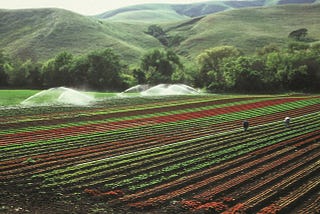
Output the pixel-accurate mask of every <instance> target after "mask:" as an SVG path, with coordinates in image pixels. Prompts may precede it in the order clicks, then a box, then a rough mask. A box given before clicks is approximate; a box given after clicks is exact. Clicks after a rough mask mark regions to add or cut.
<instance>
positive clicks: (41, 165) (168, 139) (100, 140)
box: [6, 118, 264, 173]
mask: <svg viewBox="0 0 320 214" xmlns="http://www.w3.org/2000/svg"><path fill="white" fill-rule="evenodd" d="M231 119H233V118H231ZM263 121H264V120H262V121H261V122H263ZM192 122H193V123H192V124H194V121H192ZM189 124H191V123H189ZM202 124H205V123H202ZM218 125H219V124H218ZM186 126H187V125H186V123H182V127H184V128H186ZM208 127H209V128H206V130H207V131H206V130H205V131H203V130H202V131H201V134H202V135H207V134H212V133H215V132H217V129H212V127H210V126H208ZM161 128H162V129H161ZM227 128H228V127H227ZM159 129H161V130H167V131H169V132H172V131H173V130H174V129H176V130H178V131H179V128H178V127H177V126H174V127H173V129H172V128H171V129H170V127H168V126H166V127H165V129H163V127H161V126H160V127H159V128H158V129H156V130H158V131H159ZM180 129H181V128H180ZM139 130H140V128H139V129H133V130H132V132H131V133H136V132H138V131H139ZM126 131H127V130H126ZM140 131H141V130H140ZM144 131H145V132H144V134H146V133H148V131H146V130H144ZM149 131H150V130H149ZM190 131H192V130H189V129H187V132H190ZM193 131H194V130H193ZM150 133H151V136H152V135H156V134H157V136H159V134H161V133H157V132H156V133H154V132H150ZM167 133H168V132H166V133H164V134H167ZM117 134H119V132H118V133H116V134H115V135H114V136H115V137H117V138H118V139H119V136H117ZM121 134H123V133H121ZM180 134H181V135H180V138H179V134H175V135H174V136H173V137H171V138H172V140H173V141H172V140H171V141H170V137H169V138H168V137H165V136H164V137H165V138H164V139H165V140H166V142H165V143H167V144H168V143H170V142H177V141H179V140H184V139H188V138H192V137H197V136H201V134H198V133H197V132H196V133H195V134H193V135H187V136H186V135H185V134H186V132H184V133H183V132H182V133H180ZM125 137H126V138H127V139H128V138H129V139H130V141H133V140H134V143H139V140H137V139H135V138H130V137H128V135H125ZM106 138H109V139H110V138H111V137H110V135H107V136H106ZM83 139H84V140H88V138H83ZM89 139H90V138H89ZM111 139H112V138H111ZM75 140H77V138H76V139H75ZM148 140H149V141H148ZM154 140H155V138H154V137H153V138H151V139H146V140H145V139H143V140H142V141H141V145H144V144H145V143H147V142H149V143H150V145H149V146H152V145H154V144H152V143H153V142H154ZM61 141H62V142H63V143H64V144H63V145H60V146H61V147H62V148H65V147H66V143H67V142H68V140H67V139H65V138H64V139H62V140H61ZM96 142H98V143H99V144H98V145H100V143H101V142H104V141H103V140H102V139H101V138H97V139H96ZM118 142H119V141H118ZM45 143H48V142H45ZM56 143H57V144H58V145H59V144H60V142H59V141H58V142H56ZM71 143H72V144H73V145H75V146H76V147H77V148H79V142H77V141H75V142H73V141H71ZM90 143H91V145H92V140H90ZM155 143H156V144H157V143H161V142H157V141H156V142H155ZM163 143H164V142H162V144H163ZM124 144H125V146H128V144H130V142H124ZM27 145H30V144H27ZM31 145H32V146H35V147H37V149H39V148H41V144H40V145H37V144H31ZM47 145H48V144H47ZM115 145H119V144H118V143H117V142H115ZM160 145H161V144H160ZM39 146H40V147H39ZM48 146H49V148H50V150H51V151H54V147H52V145H50V144H49V145H48ZM50 146H51V147H50ZM108 146H109V145H108ZM68 147H69V148H70V147H71V148H72V145H71V144H68ZM135 148H136V147H133V149H135ZM7 149H8V148H7ZM11 149H12V150H13V151H14V152H15V154H20V153H21V150H19V149H18V150H17V149H16V148H11ZM29 149H30V147H29V146H26V147H25V151H26V154H30V150H29ZM90 149H91V148H88V149H86V148H83V149H82V148H79V150H80V151H81V152H83V150H85V151H86V150H88V152H90ZM105 149H108V150H109V149H111V148H110V147H106V148H105ZM126 149H128V148H126ZM46 150H47V149H46V148H43V149H42V150H40V151H39V150H38V151H39V153H40V154H41V153H43V152H46ZM98 150H101V148H97V150H92V151H91V153H95V152H98ZM73 153H75V154H73ZM84 153H86V152H84ZM69 154H73V155H72V156H74V157H77V158H78V159H79V156H78V155H77V153H76V152H75V151H73V150H71V151H70V152H69ZM102 154H106V153H103V152H102ZM109 154H110V153H109ZM9 155H10V154H9V151H8V150H7V153H6V156H7V157H9ZM56 155H57V154H54V155H52V156H53V157H54V158H56V159H60V158H59V156H58V157H56ZM61 155H62V157H63V156H64V155H65V153H62V154H61ZM110 155H112V153H111V154H110ZM45 156H46V155H42V156H38V157H37V156H34V157H33V158H34V159H41V158H44V160H43V161H41V160H40V161H39V162H40V163H39V167H43V166H44V165H47V166H48V165H50V164H57V163H59V162H60V163H61V162H64V160H63V159H62V160H59V161H58V162H57V161H55V162H52V163H50V162H49V163H48V162H47V161H48V159H45ZM87 157H88V156H84V157H83V158H87ZM16 158H17V156H15V161H14V162H16V163H17V162H18V163H19V162H20V165H21V166H22V167H24V166H25V164H23V163H22V162H23V161H24V160H25V159H24V160H23V159H22V160H19V159H18V160H17V159H16ZM49 160H50V156H49ZM72 161H74V159H73V160H72V159H71V160H70V163H71V162H72ZM41 162H45V163H44V164H41ZM31 167H34V166H27V167H26V168H25V169H27V170H28V168H31ZM18 171H19V170H15V171H13V173H16V172H18ZM20 172H21V171H20Z"/></svg>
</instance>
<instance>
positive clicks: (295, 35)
mask: <svg viewBox="0 0 320 214" xmlns="http://www.w3.org/2000/svg"><path fill="white" fill-rule="evenodd" d="M307 34H308V29H306V28H300V29H298V30H294V31H292V32H290V33H289V35H288V37H289V38H292V39H295V40H299V41H300V40H303V39H304V38H305V37H306V36H307Z"/></svg>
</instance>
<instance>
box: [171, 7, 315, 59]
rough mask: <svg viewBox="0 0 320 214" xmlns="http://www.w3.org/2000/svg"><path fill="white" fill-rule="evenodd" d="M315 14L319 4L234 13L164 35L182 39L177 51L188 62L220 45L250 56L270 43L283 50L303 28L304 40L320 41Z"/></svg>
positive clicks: (178, 26) (182, 26)
mask: <svg viewBox="0 0 320 214" xmlns="http://www.w3.org/2000/svg"><path fill="white" fill-rule="evenodd" d="M319 11H320V4H315V5H285V6H274V7H261V8H254V9H252V8H251V9H238V10H231V11H227V12H222V13H218V14H213V15H209V16H206V17H204V18H202V19H197V20H195V21H194V22H191V21H188V22H180V23H176V24H175V25H172V24H171V25H167V26H165V28H167V29H169V31H168V34H170V35H180V36H182V37H183V38H184V41H183V42H182V43H181V45H180V46H179V47H177V51H178V52H179V53H180V54H182V55H184V56H187V57H189V58H190V57H191V58H193V57H195V56H197V55H198V54H199V53H201V52H202V51H203V50H204V49H207V48H209V47H214V46H220V45H234V46H236V47H238V48H240V49H241V50H243V51H244V52H245V53H252V52H254V51H256V49H258V48H261V47H263V46H265V45H267V44H270V43H276V44H279V46H285V45H286V42H287V41H288V34H289V33H290V32H291V31H293V30H296V29H299V28H307V29H308V37H310V38H313V39H315V40H320V28H319V24H318V23H319V20H320V13H319Z"/></svg>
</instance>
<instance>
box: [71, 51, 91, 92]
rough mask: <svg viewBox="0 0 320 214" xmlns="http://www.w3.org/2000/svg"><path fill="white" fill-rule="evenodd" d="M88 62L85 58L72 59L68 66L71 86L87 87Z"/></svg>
mask: <svg viewBox="0 0 320 214" xmlns="http://www.w3.org/2000/svg"><path fill="white" fill-rule="evenodd" d="M89 66H90V65H89V60H88V57H87V56H80V57H76V58H74V59H73V61H72V63H71V65H70V75H71V76H72V78H71V82H70V84H71V86H72V87H76V88H88V87H89V72H88V71H89Z"/></svg>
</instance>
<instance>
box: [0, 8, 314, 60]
mask: <svg viewBox="0 0 320 214" xmlns="http://www.w3.org/2000/svg"><path fill="white" fill-rule="evenodd" d="M270 4H271V3H270ZM161 7H162V11H166V10H165V8H163V5H162V6H161ZM161 7H159V10H160V8H161ZM180 9H181V8H180ZM319 11H320V4H303V5H282V6H271V7H255V8H242V9H237V10H229V11H224V12H220V13H215V14H211V15H207V16H202V17H196V18H193V19H192V18H190V17H188V16H187V15H181V13H169V14H170V15H171V18H170V19H171V22H169V23H168V22H162V21H163V20H164V19H162V17H163V16H161V15H159V16H156V15H155V14H156V13H153V12H152V13H150V14H149V16H156V17H157V19H158V21H159V22H152V23H147V22H144V23H142V22H138V23H137V22H135V23H132V22H123V21H122V22H119V21H116V20H115V19H112V17H115V16H118V18H119V19H120V17H121V16H122V20H125V19H126V18H128V17H130V16H134V17H139V19H142V18H143V17H145V15H146V13H141V14H139V12H138V11H131V12H130V13H128V14H126V15H125V14H120V13H119V14H117V15H113V16H112V17H111V18H110V20H109V19H106V20H103V19H97V18H95V17H86V16H82V15H79V14H76V13H73V12H70V11H66V10H61V9H37V10H36V9H28V10H0V49H3V50H4V51H5V52H6V53H8V54H10V55H13V56H18V57H19V58H21V59H33V60H38V61H44V60H47V59H49V58H52V57H54V56H55V55H56V54H58V53H59V52H62V51H68V52H71V53H73V54H86V53H88V52H90V51H93V50H97V49H103V48H113V49H114V50H115V52H116V53H117V54H120V56H121V57H122V59H123V60H124V61H125V62H126V63H127V64H136V63H139V60H140V59H141V57H142V55H143V54H144V53H146V52H147V51H148V50H150V49H154V48H164V47H163V46H162V45H161V43H160V42H159V41H158V40H157V39H156V38H154V37H152V36H150V35H148V34H146V33H145V32H146V30H147V29H148V26H150V25H151V24H159V25H161V26H162V28H163V29H164V30H165V31H166V33H167V35H169V36H179V37H180V38H182V41H181V43H180V44H179V45H176V46H174V49H175V51H176V52H177V53H178V54H180V55H181V56H183V57H184V58H185V59H188V60H189V61H190V59H194V57H195V56H197V55H198V54H199V53H201V52H202V51H203V50H205V49H207V48H210V47H215V46H220V45H234V46H236V47H238V48H239V49H241V50H242V51H244V52H245V53H252V52H254V51H256V49H258V48H261V47H263V46H265V45H267V44H270V43H276V44H278V45H280V46H281V45H285V43H286V42H287V40H288V34H289V33H290V32H291V31H293V30H296V29H299V28H307V29H308V37H310V38H312V39H314V40H320V28H319V27H318V26H319V24H318V23H319V21H320V13H319ZM179 14H180V15H179ZM167 16H169V15H167ZM153 20H154V19H153Z"/></svg>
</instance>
